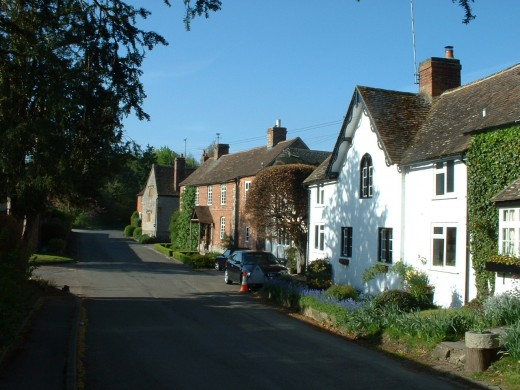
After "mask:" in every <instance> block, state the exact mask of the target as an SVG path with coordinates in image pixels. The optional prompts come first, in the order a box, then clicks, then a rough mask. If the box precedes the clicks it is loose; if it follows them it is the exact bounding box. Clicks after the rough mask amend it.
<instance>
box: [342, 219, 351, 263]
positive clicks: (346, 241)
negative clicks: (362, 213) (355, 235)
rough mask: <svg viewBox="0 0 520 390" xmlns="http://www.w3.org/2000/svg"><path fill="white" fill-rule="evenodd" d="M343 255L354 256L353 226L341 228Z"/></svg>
mask: <svg viewBox="0 0 520 390" xmlns="http://www.w3.org/2000/svg"><path fill="white" fill-rule="evenodd" d="M341 256H345V257H352V227H350V226H348V227H342V228H341Z"/></svg>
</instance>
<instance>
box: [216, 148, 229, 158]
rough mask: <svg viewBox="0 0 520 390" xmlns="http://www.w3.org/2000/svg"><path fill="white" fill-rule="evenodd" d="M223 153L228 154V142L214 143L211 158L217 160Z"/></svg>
mask: <svg viewBox="0 0 520 390" xmlns="http://www.w3.org/2000/svg"><path fill="white" fill-rule="evenodd" d="M225 154H229V144H216V145H215V149H213V158H214V159H215V160H218V159H219V158H220V157H222V156H223V155H225Z"/></svg>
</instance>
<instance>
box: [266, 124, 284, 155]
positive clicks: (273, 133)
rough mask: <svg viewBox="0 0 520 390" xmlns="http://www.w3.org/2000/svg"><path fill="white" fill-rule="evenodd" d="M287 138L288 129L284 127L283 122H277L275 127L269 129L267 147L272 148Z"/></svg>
mask: <svg viewBox="0 0 520 390" xmlns="http://www.w3.org/2000/svg"><path fill="white" fill-rule="evenodd" d="M286 138H287V129H286V128H285V127H282V121H281V120H280V119H277V120H276V124H275V125H274V127H271V128H270V129H267V147H268V148H272V147H274V146H276V145H277V144H278V143H279V142H283V141H285V140H286Z"/></svg>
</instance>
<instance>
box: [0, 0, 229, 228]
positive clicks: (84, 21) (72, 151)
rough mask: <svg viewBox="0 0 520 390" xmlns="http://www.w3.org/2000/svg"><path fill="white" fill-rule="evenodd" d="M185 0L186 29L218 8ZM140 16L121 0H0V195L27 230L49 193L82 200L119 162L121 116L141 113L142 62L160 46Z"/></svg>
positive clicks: (123, 151)
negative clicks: (145, 27)
mask: <svg viewBox="0 0 520 390" xmlns="http://www.w3.org/2000/svg"><path fill="white" fill-rule="evenodd" d="M164 2H165V3H166V4H167V5H169V2H168V0H165V1H164ZM184 4H185V6H186V18H185V23H186V27H187V28H189V21H190V20H192V19H193V18H194V17H196V16H198V15H205V16H206V17H207V16H208V14H209V11H217V10H219V9H220V1H217V0H204V1H201V0H197V1H195V2H193V3H192V2H191V1H190V0H184ZM148 15H149V12H148V11H147V10H146V9H144V8H137V7H134V6H132V5H130V4H128V3H127V2H125V1H124V0H2V2H1V3H0V128H2V131H3V134H2V137H1V138H0V197H1V198H2V199H6V198H8V199H10V201H11V208H12V214H13V216H14V217H15V218H16V219H17V220H18V221H19V222H20V223H22V221H23V220H25V221H26V224H25V226H26V229H25V232H26V233H27V232H29V231H30V230H31V225H32V224H33V221H34V220H35V218H36V216H37V215H38V214H39V213H41V212H42V211H43V210H45V208H46V207H47V205H48V203H49V201H50V200H52V198H53V197H56V196H57V197H59V198H60V200H61V201H62V202H64V203H65V204H69V205H76V204H86V203H89V202H91V200H92V199H95V198H96V197H97V196H98V195H99V193H100V189H102V188H104V186H105V184H106V183H107V179H108V178H110V177H111V176H112V175H113V174H114V173H117V172H120V171H121V169H123V168H124V167H125V166H126V163H127V162H128V155H129V153H130V154H131V150H129V145H128V144H125V143H123V142H122V136H123V131H122V120H123V118H124V117H125V116H127V115H130V114H131V113H135V114H136V116H137V117H138V118H139V119H141V120H143V119H149V116H148V114H146V113H145V112H144V110H143V108H142V103H143V101H144V98H145V96H146V95H145V93H144V88H143V85H142V84H141V81H140V76H141V74H142V70H141V65H142V62H143V60H144V58H145V53H146V51H148V50H152V49H153V48H154V47H155V46H156V45H161V44H162V45H166V44H167V42H166V41H165V39H164V38H163V37H162V36H160V35H159V34H157V33H155V32H151V31H144V30H141V29H140V28H139V27H138V25H137V23H138V21H139V20H140V19H146V18H147V17H148ZM148 169H149V168H148ZM111 191H112V192H113V193H114V191H115V192H116V193H117V188H115V187H113V188H112V190H111Z"/></svg>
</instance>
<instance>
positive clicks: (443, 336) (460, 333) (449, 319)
mask: <svg viewBox="0 0 520 390" xmlns="http://www.w3.org/2000/svg"><path fill="white" fill-rule="evenodd" d="M476 321H477V315H476V313H475V311H473V310H468V309H438V310H429V311H423V312H419V311H413V312H410V313H407V314H404V315H402V316H399V317H397V318H396V320H395V321H394V322H393V323H392V324H391V325H390V326H389V327H388V329H387V330H386V334H387V335H388V336H389V337H390V338H392V339H401V340H407V341H409V342H410V341H412V342H413V343H414V344H422V345H423V346H425V347H427V348H428V349H431V348H433V347H434V346H436V345H437V344H438V343H440V342H441V341H457V340H460V339H461V338H463V337H464V333H465V332H466V331H467V330H469V329H471V328H472V327H473V326H474V324H475V322H476Z"/></svg>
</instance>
